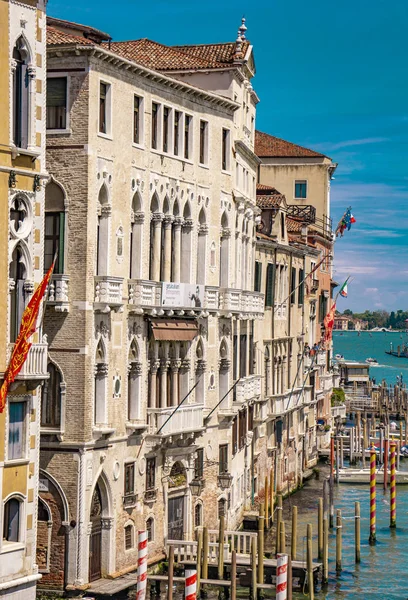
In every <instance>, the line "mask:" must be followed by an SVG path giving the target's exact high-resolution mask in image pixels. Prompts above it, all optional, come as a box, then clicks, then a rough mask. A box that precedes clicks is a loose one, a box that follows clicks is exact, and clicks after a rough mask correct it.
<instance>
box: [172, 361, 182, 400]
mask: <svg viewBox="0 0 408 600" xmlns="http://www.w3.org/2000/svg"><path fill="white" fill-rule="evenodd" d="M180 365H181V361H180V360H173V361H172V363H171V405H172V406H177V405H178V403H179V370H180Z"/></svg>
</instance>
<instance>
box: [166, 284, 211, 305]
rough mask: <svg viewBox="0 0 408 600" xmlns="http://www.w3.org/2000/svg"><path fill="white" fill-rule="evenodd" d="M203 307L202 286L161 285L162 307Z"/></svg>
mask: <svg viewBox="0 0 408 600" xmlns="http://www.w3.org/2000/svg"><path fill="white" fill-rule="evenodd" d="M203 305H204V286H203V285H192V284H190V283H169V282H167V281H165V282H163V284H162V306H177V307H183V308H195V307H200V306H203Z"/></svg>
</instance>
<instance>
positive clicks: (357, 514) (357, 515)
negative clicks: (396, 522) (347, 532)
mask: <svg viewBox="0 0 408 600" xmlns="http://www.w3.org/2000/svg"><path fill="white" fill-rule="evenodd" d="M354 537H355V546H356V563H359V562H360V561H361V551H360V548H361V519H360V502H356V503H355V504H354Z"/></svg>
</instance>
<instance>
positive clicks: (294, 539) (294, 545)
mask: <svg viewBox="0 0 408 600" xmlns="http://www.w3.org/2000/svg"><path fill="white" fill-rule="evenodd" d="M297 516H298V509H297V506H293V507H292V539H291V546H290V554H291V558H292V560H296V550H297Z"/></svg>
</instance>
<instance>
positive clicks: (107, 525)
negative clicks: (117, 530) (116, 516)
mask: <svg viewBox="0 0 408 600" xmlns="http://www.w3.org/2000/svg"><path fill="white" fill-rule="evenodd" d="M101 525H102V529H112V527H113V517H102V519H101Z"/></svg>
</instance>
